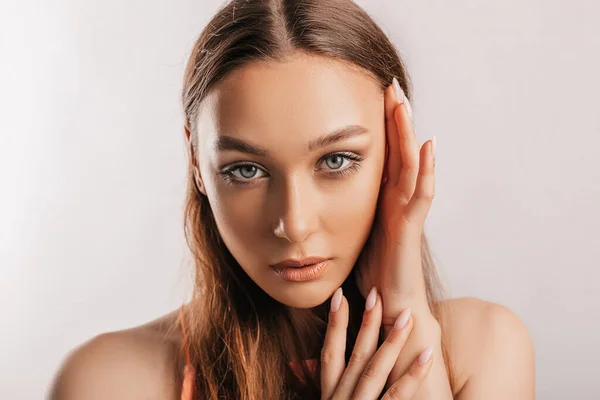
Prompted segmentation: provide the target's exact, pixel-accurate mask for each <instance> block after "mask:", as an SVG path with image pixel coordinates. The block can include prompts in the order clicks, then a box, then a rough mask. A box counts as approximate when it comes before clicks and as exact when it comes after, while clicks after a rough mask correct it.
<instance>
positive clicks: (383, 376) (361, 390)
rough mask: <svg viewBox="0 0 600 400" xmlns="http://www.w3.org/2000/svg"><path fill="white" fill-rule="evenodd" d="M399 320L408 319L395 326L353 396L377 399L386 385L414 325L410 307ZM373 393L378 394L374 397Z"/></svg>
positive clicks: (362, 376)
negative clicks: (402, 324) (400, 325)
mask: <svg viewBox="0 0 600 400" xmlns="http://www.w3.org/2000/svg"><path fill="white" fill-rule="evenodd" d="M398 320H403V321H406V322H405V325H404V326H403V327H402V328H400V329H398V328H394V329H392V331H391V332H390V334H389V335H388V337H387V338H386V339H385V341H384V342H383V343H382V344H381V346H380V347H379V349H378V350H377V352H376V353H375V355H374V356H373V358H371V361H369V363H368V364H367V366H366V367H365V369H364V370H363V373H362V375H361V378H360V381H359V383H358V385H357V387H356V390H355V392H354V395H353V398H358V399H370V398H373V399H377V398H378V397H379V394H380V393H381V391H382V390H383V388H384V387H385V382H386V381H387V378H388V375H389V374H390V372H391V371H392V368H393V367H394V365H395V364H396V361H397V360H398V356H399V355H400V351H401V350H402V348H403V347H404V344H405V343H406V340H407V339H408V336H409V334H410V331H411V329H412V326H413V319H412V318H411V316H410V309H405V310H404V311H402V313H401V314H400V315H399V316H398ZM373 395H376V396H375V397H373Z"/></svg>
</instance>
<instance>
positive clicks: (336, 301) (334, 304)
mask: <svg viewBox="0 0 600 400" xmlns="http://www.w3.org/2000/svg"><path fill="white" fill-rule="evenodd" d="M341 305H342V288H341V286H340V287H339V288H338V289H337V290H336V291H335V294H334V295H333V298H332V299H331V311H332V312H336V311H337V310H339V309H340V306H341Z"/></svg>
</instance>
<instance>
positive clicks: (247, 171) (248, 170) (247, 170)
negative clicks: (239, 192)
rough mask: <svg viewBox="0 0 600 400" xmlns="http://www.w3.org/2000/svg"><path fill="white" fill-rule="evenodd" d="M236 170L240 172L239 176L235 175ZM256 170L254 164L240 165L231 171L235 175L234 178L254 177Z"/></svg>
mask: <svg viewBox="0 0 600 400" xmlns="http://www.w3.org/2000/svg"><path fill="white" fill-rule="evenodd" d="M237 171H239V172H240V175H241V177H238V176H236V175H235V172H237ZM257 171H258V168H256V167H255V166H254V165H240V166H239V167H236V168H234V169H233V170H232V171H231V173H232V174H233V175H234V176H236V178H244V179H251V178H254V176H255V175H256V172H257Z"/></svg>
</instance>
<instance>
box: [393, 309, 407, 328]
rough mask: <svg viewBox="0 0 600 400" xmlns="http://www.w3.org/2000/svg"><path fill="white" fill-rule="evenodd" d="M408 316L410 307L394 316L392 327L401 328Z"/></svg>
mask: <svg viewBox="0 0 600 400" xmlns="http://www.w3.org/2000/svg"><path fill="white" fill-rule="evenodd" d="M409 318H410V308H406V309H404V311H402V312H401V313H400V315H398V318H396V322H394V329H402V328H404V326H406V323H407V322H408V319H409Z"/></svg>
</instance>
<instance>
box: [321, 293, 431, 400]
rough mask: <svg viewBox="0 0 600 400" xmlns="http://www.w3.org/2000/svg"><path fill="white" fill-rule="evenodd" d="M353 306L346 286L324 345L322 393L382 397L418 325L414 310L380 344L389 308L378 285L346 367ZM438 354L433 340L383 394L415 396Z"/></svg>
mask: <svg viewBox="0 0 600 400" xmlns="http://www.w3.org/2000/svg"><path fill="white" fill-rule="evenodd" d="M370 306H371V308H370ZM336 309H337V310H336ZM348 311H349V308H348V301H347V300H346V298H345V297H344V296H343V294H342V288H341V287H340V288H339V289H338V290H337V291H336V292H335V294H334V295H333V298H332V300H331V309H330V311H329V322H328V325H327V333H326V334H325V343H324V345H323V350H322V351H321V393H322V396H321V399H323V400H325V399H326V400H330V399H334V400H337V399H339V400H347V399H361V400H363V399H375V400H376V399H379V398H380V395H381V392H382V390H383V388H384V387H385V383H386V381H387V379H388V375H389V374H390V372H391V370H392V368H393V367H394V364H395V363H396V360H397V359H398V356H399V355H400V351H401V350H402V347H403V346H404V344H405V343H406V340H407V339H408V336H409V334H410V331H411V329H412V326H413V320H412V318H411V316H410V310H409V309H405V310H404V311H403V312H402V313H401V314H400V315H399V316H398V319H397V320H396V326H401V325H402V324H403V323H404V326H403V327H402V328H400V329H396V328H394V329H393V330H392V331H391V332H390V334H389V335H388V337H387V338H386V339H385V341H384V342H383V343H382V344H381V346H380V347H379V349H377V345H378V341H379V333H380V327H381V318H382V312H383V308H382V302H381V296H380V295H379V293H378V292H377V291H376V288H375V287H374V288H373V289H372V290H371V292H370V293H369V296H368V297H367V304H366V306H365V313H364V314H363V320H362V325H361V327H360V331H359V333H358V337H357V338H356V343H355V346H354V349H353V350H352V355H351V357H350V360H349V361H348V366H347V367H346V362H345V353H346V330H347V328H348V318H349V317H348V314H349V312H348ZM432 357H433V355H432V351H431V346H428V347H427V348H426V349H424V351H423V352H422V353H421V354H420V355H419V357H417V359H416V360H415V361H414V362H413V363H412V364H411V365H410V367H409V368H408V369H407V371H406V372H405V374H404V375H403V376H402V377H401V378H400V379H398V380H397V381H396V382H394V383H393V384H392V385H391V386H390V388H389V389H388V390H387V391H386V392H385V395H384V396H383V397H382V398H381V399H382V400H392V399H395V400H408V399H412V398H413V396H414V395H415V394H416V393H417V390H418V389H419V387H420V386H421V384H422V383H423V380H424V379H425V377H426V376H427V374H428V372H429V370H430V369H431V365H432V362H431V359H432Z"/></svg>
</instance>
